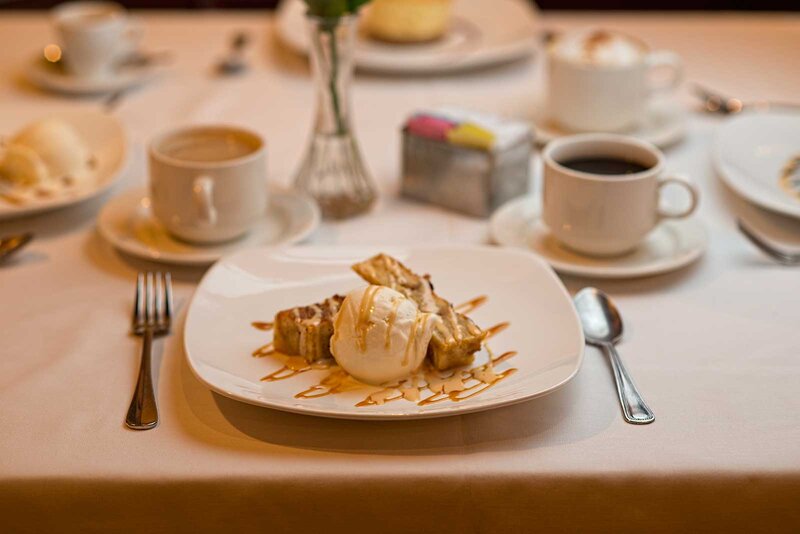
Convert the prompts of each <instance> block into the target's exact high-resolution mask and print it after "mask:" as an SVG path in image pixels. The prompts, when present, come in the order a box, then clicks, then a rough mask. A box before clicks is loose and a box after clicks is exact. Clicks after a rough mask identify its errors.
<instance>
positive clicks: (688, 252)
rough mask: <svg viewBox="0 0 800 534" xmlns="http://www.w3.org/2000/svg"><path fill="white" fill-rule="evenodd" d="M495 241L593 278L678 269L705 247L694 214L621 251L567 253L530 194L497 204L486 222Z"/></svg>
mask: <svg viewBox="0 0 800 534" xmlns="http://www.w3.org/2000/svg"><path fill="white" fill-rule="evenodd" d="M490 232H491V236H492V239H493V240H494V242H495V243H497V244H498V245H502V246H506V247H515V248H524V249H527V250H530V251H532V252H535V253H536V254H538V255H540V256H541V257H542V258H544V260H545V261H547V262H548V263H549V264H550V265H551V266H552V267H553V268H554V269H555V270H556V271H558V272H560V273H564V274H571V275H576V276H588V277H594V278H636V277H640V276H650V275H654V274H661V273H666V272H669V271H674V270H676V269H680V268H681V267H684V266H686V265H688V264H690V263H692V262H693V261H695V260H697V259H698V258H699V257H700V256H701V255H702V254H703V252H705V250H706V248H707V246H708V237H707V234H706V230H705V227H704V226H703V224H702V223H701V222H700V220H699V219H698V218H697V217H689V218H688V219H682V220H674V221H664V222H662V223H661V224H660V225H659V226H658V227H657V228H656V229H655V230H653V231H652V232H651V233H650V234H649V235H648V236H647V238H646V239H645V241H644V243H642V244H641V245H640V246H639V247H638V248H637V249H636V250H634V251H633V252H631V253H629V254H626V255H624V256H616V257H613V258H593V257H589V256H582V255H580V254H577V253H575V252H572V251H570V250H568V249H566V248H564V247H563V246H562V245H560V244H559V243H558V242H557V241H556V239H555V238H554V237H553V236H551V235H550V232H549V231H548V230H547V228H546V226H545V225H544V223H543V222H542V221H541V219H540V218H539V203H538V200H537V199H536V198H534V197H530V196H528V197H521V198H517V199H514V200H512V201H510V202H508V203H507V204H505V205H504V206H501V207H500V208H499V209H498V210H497V211H496V212H495V214H494V215H493V216H492V220H491V222H490Z"/></svg>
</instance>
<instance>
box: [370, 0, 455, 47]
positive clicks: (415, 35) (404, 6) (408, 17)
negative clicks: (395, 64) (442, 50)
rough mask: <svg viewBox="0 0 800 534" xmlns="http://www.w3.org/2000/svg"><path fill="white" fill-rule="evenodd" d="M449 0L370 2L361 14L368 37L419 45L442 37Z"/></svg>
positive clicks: (448, 9) (448, 18)
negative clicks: (362, 14)
mask: <svg viewBox="0 0 800 534" xmlns="http://www.w3.org/2000/svg"><path fill="white" fill-rule="evenodd" d="M451 3H452V0H373V2H372V3H371V4H370V5H369V6H367V8H366V9H365V13H364V23H363V24H364V28H365V30H366V32H367V34H369V35H370V37H373V38H375V39H379V40H382V41H389V42H393V43H420V42H426V41H433V40H434V39H438V38H440V37H442V36H443V35H444V34H445V33H446V32H447V29H448V26H449V24H450V8H451Z"/></svg>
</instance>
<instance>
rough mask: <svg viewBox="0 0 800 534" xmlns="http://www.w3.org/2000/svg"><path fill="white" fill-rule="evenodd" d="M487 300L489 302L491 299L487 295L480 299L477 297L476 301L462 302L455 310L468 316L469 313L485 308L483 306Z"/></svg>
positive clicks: (454, 307)
mask: <svg viewBox="0 0 800 534" xmlns="http://www.w3.org/2000/svg"><path fill="white" fill-rule="evenodd" d="M487 300H489V297H487V296H486V295H481V296H480V297H475V298H474V299H472V300H468V301H467V302H462V303H461V304H459V305H458V306H453V309H455V310H456V311H457V312H458V313H463V314H464V315H467V314H468V313H470V312H472V311H475V310H476V309H478V308H480V307H481V306H483V304H484V303H485V302H486V301H487Z"/></svg>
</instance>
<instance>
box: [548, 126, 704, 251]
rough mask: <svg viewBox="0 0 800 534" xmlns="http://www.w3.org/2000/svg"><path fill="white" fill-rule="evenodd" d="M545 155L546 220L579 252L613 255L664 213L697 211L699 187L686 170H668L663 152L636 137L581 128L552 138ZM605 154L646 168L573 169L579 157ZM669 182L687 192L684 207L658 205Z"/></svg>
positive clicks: (638, 239) (678, 215)
mask: <svg viewBox="0 0 800 534" xmlns="http://www.w3.org/2000/svg"><path fill="white" fill-rule="evenodd" d="M542 157H543V159H544V192H543V210H542V215H543V220H544V222H545V223H546V224H547V226H548V227H549V229H550V232H551V233H552V234H553V236H555V238H556V239H558V240H559V241H560V242H561V243H562V244H564V245H565V246H566V247H568V248H570V249H573V250H575V251H577V252H580V253H584V254H589V255H595V256H611V255H617V254H623V253H626V252H629V251H631V250H633V249H634V248H636V246H637V245H638V244H639V243H641V242H642V240H643V239H644V238H645V237H646V236H647V234H648V233H650V231H651V230H653V229H654V228H655V227H656V225H658V224H659V223H660V222H661V221H663V220H664V219H681V218H684V217H688V216H689V215H691V214H692V212H694V210H695V208H696V207H697V203H698V201H699V198H700V192H699V191H698V189H697V188H696V187H695V186H694V185H693V184H692V183H691V182H690V181H689V180H688V179H687V178H686V177H684V176H681V175H677V174H675V175H669V176H665V172H664V166H665V158H664V154H663V153H662V152H661V151H660V150H659V149H658V148H656V147H655V146H653V145H651V144H650V143H647V142H645V141H640V140H638V139H635V138H633V137H628V136H623V135H615V134H578V135H573V136H569V137H562V138H560V139H556V140H555V141H552V142H550V143H549V144H548V145H547V146H546V147H545V149H544V152H543V154H542ZM586 158H605V159H611V160H615V161H616V162H621V163H623V164H624V163H625V162H629V163H634V164H636V165H638V166H641V167H642V168H643V169H644V170H641V171H639V172H633V173H631V174H614V175H612V174H599V173H593V172H587V171H585V170H583V171H581V170H575V168H570V167H567V166H566V165H565V164H569V163H571V164H572V165H573V166H577V164H576V163H575V160H581V159H582V160H584V162H585V159H586ZM668 184H675V185H679V186H681V187H683V188H684V189H685V190H686V192H687V193H688V194H689V204H688V206H687V207H686V208H685V209H682V210H676V211H667V210H665V209H663V208H661V207H660V205H659V204H660V202H659V200H660V195H661V190H662V188H664V187H665V186H666V185H668Z"/></svg>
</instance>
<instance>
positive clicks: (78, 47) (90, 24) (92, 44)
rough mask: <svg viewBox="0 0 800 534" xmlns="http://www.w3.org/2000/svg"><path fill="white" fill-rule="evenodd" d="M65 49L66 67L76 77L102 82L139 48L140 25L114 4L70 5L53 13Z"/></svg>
mask: <svg viewBox="0 0 800 534" xmlns="http://www.w3.org/2000/svg"><path fill="white" fill-rule="evenodd" d="M52 14H53V15H52V17H53V23H54V25H55V28H56V31H57V33H58V36H59V40H60V44H61V46H62V48H63V49H64V66H65V68H66V70H67V72H69V73H70V74H72V75H73V76H79V77H84V78H102V77H105V76H109V75H110V74H112V73H113V71H114V66H115V64H116V63H117V62H118V61H119V60H120V59H122V58H123V57H124V56H125V55H126V54H130V53H131V52H132V51H133V50H134V49H135V47H136V42H137V41H138V39H139V37H140V36H141V33H142V32H141V25H140V24H138V23H137V22H134V21H132V20H131V19H130V18H129V17H128V15H127V11H126V10H125V8H124V7H122V6H121V5H120V4H117V3H115V2H67V3H64V4H60V5H58V6H57V7H55V8H54V9H53V11H52Z"/></svg>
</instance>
